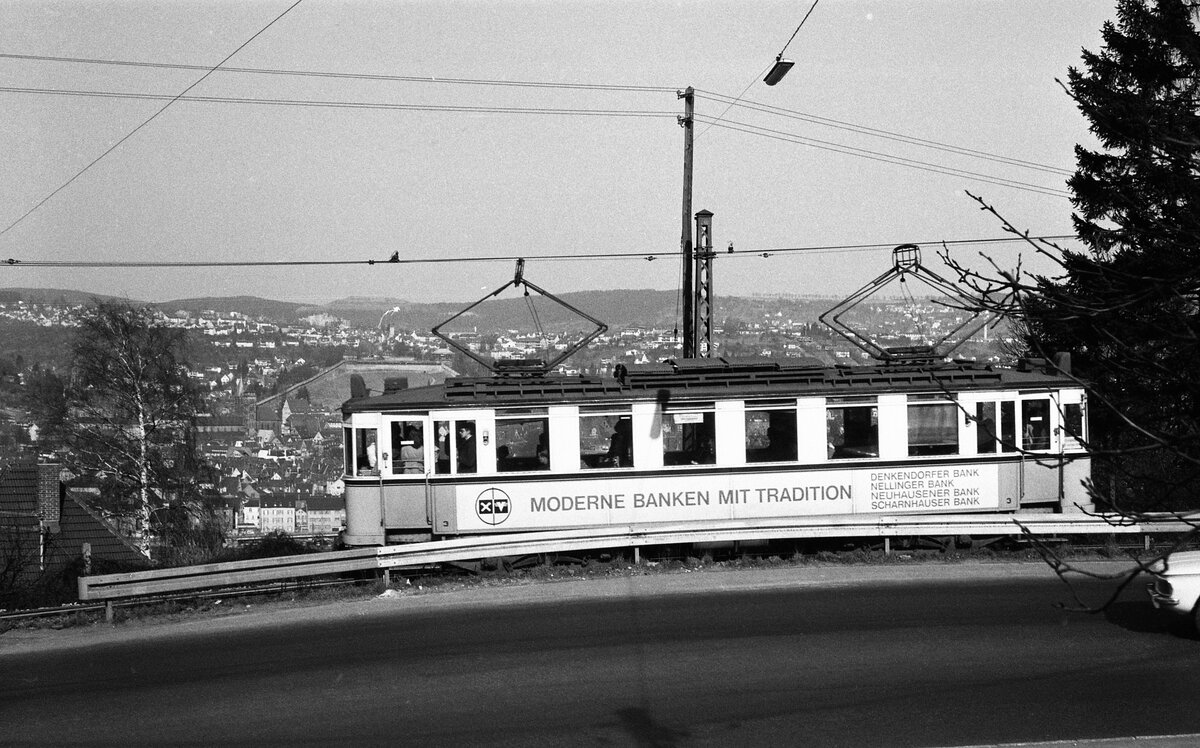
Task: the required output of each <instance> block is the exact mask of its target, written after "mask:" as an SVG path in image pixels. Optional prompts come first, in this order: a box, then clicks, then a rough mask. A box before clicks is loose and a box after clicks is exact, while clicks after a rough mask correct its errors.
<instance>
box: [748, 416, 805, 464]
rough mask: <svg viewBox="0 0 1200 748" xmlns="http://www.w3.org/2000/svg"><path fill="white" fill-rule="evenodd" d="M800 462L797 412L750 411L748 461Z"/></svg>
mask: <svg viewBox="0 0 1200 748" xmlns="http://www.w3.org/2000/svg"><path fill="white" fill-rule="evenodd" d="M795 459H796V409H795V408H794V407H793V408H790V409H783V408H778V409H770V410H750V409H747V410H746V462H784V461H788V460H795Z"/></svg>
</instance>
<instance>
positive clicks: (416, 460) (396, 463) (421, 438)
mask: <svg viewBox="0 0 1200 748" xmlns="http://www.w3.org/2000/svg"><path fill="white" fill-rule="evenodd" d="M392 453H393V454H392V471H393V472H397V473H404V474H407V475H414V474H423V473H424V472H425V424H424V423H422V422H421V421H392Z"/></svg>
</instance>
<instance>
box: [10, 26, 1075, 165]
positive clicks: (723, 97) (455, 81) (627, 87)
mask: <svg viewBox="0 0 1200 748" xmlns="http://www.w3.org/2000/svg"><path fill="white" fill-rule="evenodd" d="M815 6H816V3H814V4H813V7H815ZM811 12H812V8H810V9H809V13H810V14H811ZM807 18H808V15H807V14H806V15H805V19H806V20H807ZM801 25H803V21H801ZM797 31H799V27H797ZM793 38H795V34H793ZM790 43H791V40H789V41H788V44H790ZM786 48H787V45H785V46H784V49H786ZM0 59H15V60H30V61H43V62H60V63H77V64H92V65H115V66H125V67H138V68H160V69H172V70H206V71H211V72H212V73H214V74H220V73H241V74H259V75H276V76H299V77H316V78H334V79H347V80H364V81H393V82H404V83H427V84H443V85H469V86H498V87H510V88H534V89H539V88H541V89H563V90H592V91H626V92H647V93H674V92H676V91H678V90H679V89H680V88H681V87H680V86H648V85H633V84H611V83H566V82H554V81H508V80H497V79H483V78H450V77H442V76H417V75H384V74H373V73H345V72H335V71H320V70H298V69H282V68H248V67H231V66H225V65H222V66H221V67H220V68H216V69H213V68H210V67H208V66H204V65H190V64H182V63H159V62H138V61H131V60H111V59H95V58H80V57H57V56H49V55H23V54H13V53H0ZM751 85H753V84H751ZM748 89H749V86H747V90H748ZM695 91H696V97H697V98H699V99H707V100H709V101H712V102H714V103H718V104H725V105H726V109H725V110H724V111H723V112H722V113H721V114H720V115H718V116H717V117H716V119H717V120H721V119H722V118H723V117H724V114H725V113H726V112H727V111H728V110H729V108H731V107H733V106H738V107H742V108H747V109H752V110H754V111H759V112H762V113H767V114H774V115H778V116H782V117H788V118H792V119H798V120H801V121H804V122H809V123H810V124H818V125H823V126H827V127H832V128H835V129H842V130H847V131H850V132H856V133H860V134H867V135H872V136H875V137H880V138H885V139H889V140H894V141H897V142H902V143H907V144H910V145H919V146H924V147H928V148H934V149H937V150H943V151H947V152H950V153H956V154H959V155H964V156H970V157H975V158H982V159H986V160H991V161H997V162H999V163H1004V164H1008V165H1012V166H1022V167H1027V168H1031V169H1039V170H1042V171H1047V172H1052V173H1061V174H1064V175H1070V174H1071V173H1073V172H1071V171H1070V170H1067V169H1063V168H1060V167H1054V166H1047V165H1045V164H1038V163H1035V162H1031V161H1025V160H1022V159H1016V158H1012V157H1008V156H1002V155H998V154H993V153H987V152H985V151H980V150H977V149H973V148H966V147H963V146H957V145H953V144H949V143H941V142H938V141H936V140H930V139H927V138H918V137H915V136H911V135H905V134H903V133H897V132H893V131H889V130H885V129H882V128H877V127H869V126H867V125H859V124H856V123H853V122H846V121H844V120H837V119H832V118H829V117H821V116H818V115H814V114H809V113H806V112H799V111H795V110H790V109H785V108H782V107H776V106H772V105H769V104H764V103H761V102H755V101H746V100H744V99H742V95H744V94H745V91H742V94H741V95H739V96H737V97H733V96H729V95H727V94H721V93H718V92H715V91H707V90H704V89H695ZM0 92H7V93H41V94H59V95H73V96H101V97H112V98H122V97H127V98H147V99H150V98H167V96H166V95H163V94H138V93H117V92H89V91H78V90H74V91H67V90H58V89H49V88H34V87H26V88H20V87H0ZM184 100H197V101H200V100H203V101H212V102H219V103H233V104H236V103H262V104H286V105H290V106H335V105H336V104H335V103H332V102H304V101H297V100H287V99H268V98H262V99H251V98H245V97H203V98H201V97H195V98H194V99H193V98H185V99H184ZM346 106H353V107H367V106H374V105H372V104H370V103H368V102H350V103H347V104H346ZM377 106H380V107H390V108H404V107H407V108H417V107H418V105H388V104H379V105H377ZM435 111H436V110H435ZM445 111H454V109H446V110H445ZM558 111H564V112H565V111H567V110H566V109H561V110H558ZM672 116H674V115H672ZM711 126H712V125H711V124H710V125H709V127H711ZM705 129H706V130H707V129H708V128H705Z"/></svg>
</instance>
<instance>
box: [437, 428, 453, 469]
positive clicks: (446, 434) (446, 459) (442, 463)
mask: <svg viewBox="0 0 1200 748" xmlns="http://www.w3.org/2000/svg"><path fill="white" fill-rule="evenodd" d="M433 447H434V455H433V463H434V472H435V473H437V474H438V475H446V474H447V473H449V472H450V424H448V423H447V422H446V421H438V423H437V440H436V441H435V442H434V445H433Z"/></svg>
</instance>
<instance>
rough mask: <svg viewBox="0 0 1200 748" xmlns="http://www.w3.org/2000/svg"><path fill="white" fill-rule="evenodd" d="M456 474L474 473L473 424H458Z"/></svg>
mask: <svg viewBox="0 0 1200 748" xmlns="http://www.w3.org/2000/svg"><path fill="white" fill-rule="evenodd" d="M455 446H456V447H457V448H458V449H457V453H458V472H460V473H473V472H475V424H474V423H470V422H467V421H464V422H462V423H460V424H458V443H457V444H456V445H455Z"/></svg>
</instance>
